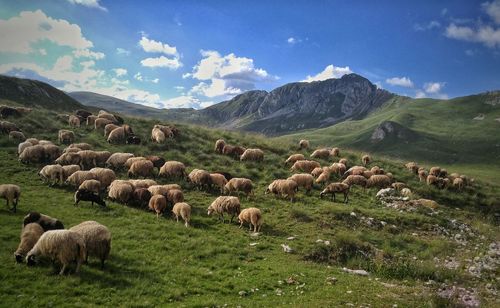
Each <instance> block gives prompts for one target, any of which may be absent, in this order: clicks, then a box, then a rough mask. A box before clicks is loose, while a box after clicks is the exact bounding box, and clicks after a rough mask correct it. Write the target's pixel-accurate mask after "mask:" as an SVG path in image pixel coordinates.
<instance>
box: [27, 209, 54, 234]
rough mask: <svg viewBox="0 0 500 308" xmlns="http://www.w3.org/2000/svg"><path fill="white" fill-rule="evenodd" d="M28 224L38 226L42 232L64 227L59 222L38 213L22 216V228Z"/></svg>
mask: <svg viewBox="0 0 500 308" xmlns="http://www.w3.org/2000/svg"><path fill="white" fill-rule="evenodd" d="M29 223H37V224H39V225H40V227H42V229H43V231H49V230H58V229H64V225H63V223H62V222H61V221H60V220H58V219H56V218H52V217H50V216H47V215H44V214H40V213H38V212H29V213H28V215H26V216H24V219H23V226H26V225H27V224H29Z"/></svg>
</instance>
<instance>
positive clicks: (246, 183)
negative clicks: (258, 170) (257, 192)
mask: <svg viewBox="0 0 500 308" xmlns="http://www.w3.org/2000/svg"><path fill="white" fill-rule="evenodd" d="M238 191H241V192H243V193H244V194H245V195H246V196H247V198H249V196H250V195H251V194H252V193H253V183H252V181H251V180H249V179H246V178H232V179H231V180H229V181H228V182H227V184H226V185H225V186H224V193H226V194H229V195H231V194H232V193H233V192H238Z"/></svg>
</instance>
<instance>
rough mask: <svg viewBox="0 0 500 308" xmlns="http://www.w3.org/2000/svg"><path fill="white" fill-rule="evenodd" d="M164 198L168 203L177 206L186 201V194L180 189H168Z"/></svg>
mask: <svg viewBox="0 0 500 308" xmlns="http://www.w3.org/2000/svg"><path fill="white" fill-rule="evenodd" d="M164 196H165V198H167V202H169V203H171V204H176V203H178V202H183V201H184V194H183V193H182V190H180V189H168V190H167V193H166V195H164Z"/></svg>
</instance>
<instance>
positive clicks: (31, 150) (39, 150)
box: [19, 144, 45, 164]
mask: <svg viewBox="0 0 500 308" xmlns="http://www.w3.org/2000/svg"><path fill="white" fill-rule="evenodd" d="M44 160H45V149H44V148H43V146H42V145H39V144H37V145H34V146H30V147H26V148H25V149H24V150H23V151H22V152H21V154H19V161H20V162H22V163H23V164H27V163H41V162H43V161H44Z"/></svg>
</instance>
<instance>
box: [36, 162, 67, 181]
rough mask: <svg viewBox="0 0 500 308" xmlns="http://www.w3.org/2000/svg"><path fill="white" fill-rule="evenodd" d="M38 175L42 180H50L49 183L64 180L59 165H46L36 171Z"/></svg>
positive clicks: (62, 171)
mask: <svg viewBox="0 0 500 308" xmlns="http://www.w3.org/2000/svg"><path fill="white" fill-rule="evenodd" d="M38 175H39V176H40V178H41V179H42V180H43V181H44V182H49V181H52V183H51V185H55V184H56V183H59V184H63V182H64V170H63V168H62V166H61V165H47V166H45V167H43V168H42V170H40V172H38Z"/></svg>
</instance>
